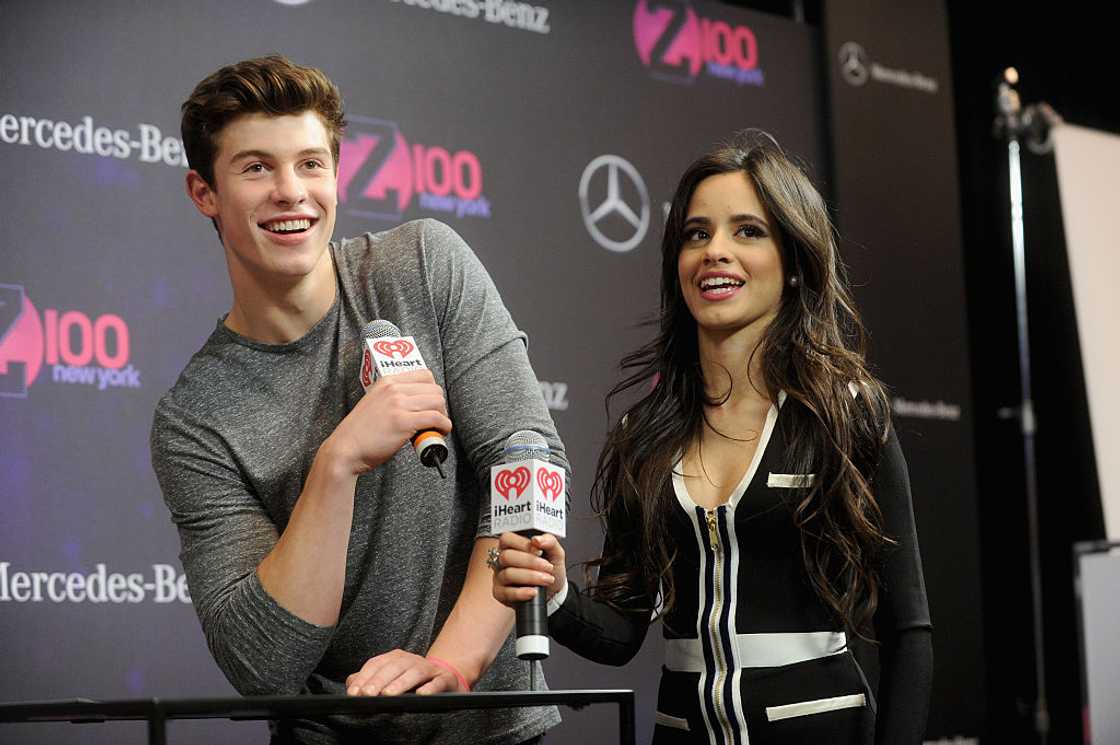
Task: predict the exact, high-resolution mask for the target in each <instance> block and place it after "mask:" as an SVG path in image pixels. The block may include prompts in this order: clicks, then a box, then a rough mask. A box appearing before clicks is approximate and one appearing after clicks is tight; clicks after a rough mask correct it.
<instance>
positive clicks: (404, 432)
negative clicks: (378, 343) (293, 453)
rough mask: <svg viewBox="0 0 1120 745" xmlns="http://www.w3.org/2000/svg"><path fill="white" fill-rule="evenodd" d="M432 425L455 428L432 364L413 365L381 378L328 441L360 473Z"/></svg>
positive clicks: (343, 461) (340, 458)
mask: <svg viewBox="0 0 1120 745" xmlns="http://www.w3.org/2000/svg"><path fill="white" fill-rule="evenodd" d="M427 429H435V430H439V431H440V432H442V433H443V434H447V433H448V432H450V431H451V420H450V419H448V418H447V401H446V400H445V399H444V396H443V389H442V388H440V387H439V385H438V384H437V383H436V381H435V378H433V377H432V373H431V371H430V370H412V371H410V372H406V373H400V374H398V375H386V376H384V377H381V378H378V379H377V382H375V383H374V384H373V385H372V386H370V387H369V390H367V391H366V394H365V395H364V396H362V398H361V400H360V401H358V404H357V405H356V406H355V407H354V409H353V410H352V411H351V412H350V413H349V414H347V415H346V418H345V419H343V420H342V421H341V422H339V423H338V426H337V427H335V430H334V432H333V433H331V436H330V437H328V438H327V440H326V442H324V443H323V445H324V446H325V447H328V448H329V451H330V453H331V455H332V456H334V457H335V458H336V459H337V461H336V462H337V463H339V464H340V465H341V466H342V467H343V468H345V470H346V471H347V472H349V473H353V474H355V475H359V474H362V473H365V472H366V471H369V470H372V469H374V468H376V467H378V466H379V465H381V464H382V463H384V462H385V461H387V460H389V459H390V458H392V457H393V456H394V455H395V454H396V452H397V451H398V450H400V449H401V446H402V445H404V443H406V442H408V440H409V439H410V438H411V437H412V436H413V435H414V434H416V433H417V432H420V431H423V430H427ZM320 450H322V448H320Z"/></svg>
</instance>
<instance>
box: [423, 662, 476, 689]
mask: <svg viewBox="0 0 1120 745" xmlns="http://www.w3.org/2000/svg"><path fill="white" fill-rule="evenodd" d="M425 659H427V660H428V662H430V663H432V664H433V665H439V666H440V667H442V668H443V669H444V670H446V671H447V672H449V673H451V674H452V675H454V676H455V678H456V679H457V680H458V681H459V685H460V686H462V687H463V690H464V691H466V692H468V693H470V690H471V687H470V684H469V683H467V679H466V678H464V677H463V674H462V673H461V672H459V671H458V670H457V669H455V666H454V665H452V664H451V663H450V662H448V661H447V660H441V659H440V658H439V657H433V656H432V655H428V656H427V657H426V658H425Z"/></svg>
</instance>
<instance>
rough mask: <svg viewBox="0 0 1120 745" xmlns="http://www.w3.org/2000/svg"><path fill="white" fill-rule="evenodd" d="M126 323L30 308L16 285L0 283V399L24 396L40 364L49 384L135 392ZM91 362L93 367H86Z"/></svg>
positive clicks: (112, 318) (136, 374) (113, 318)
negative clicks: (48, 368) (48, 374)
mask: <svg viewBox="0 0 1120 745" xmlns="http://www.w3.org/2000/svg"><path fill="white" fill-rule="evenodd" d="M129 353H130V348H129V335H128V324H127V323H125V322H124V319H123V318H121V317H120V316H118V315H115V314H113V313H106V314H104V315H101V316H98V317H97V318H90V317H89V316H88V315H86V314H85V313H83V312H81V311H79V310H67V311H62V310H58V309H56V308H46V309H44V310H43V312H42V314H40V313H39V311H38V310H36V308H35V306H34V305H33V304H32V303H31V298H29V297H27V293H25V292H24V290H23V287H21V286H19V285H0V396H7V397H12V398H26V397H27V390H28V389H29V388H30V387H31V385H32V383H34V382H35V380H36V379H37V378H38V377H39V373H40V372H41V368H42V366H43V365H50V366H51V380H52V381H53V382H55V383H63V384H80V385H90V386H94V387H96V388H97V389H98V390H100V391H103V390H105V389H106V388H139V387H140V371H139V370H137V369H136V368H135V367H133V366H132V365H130V364H128V358H129ZM91 363H96V364H91Z"/></svg>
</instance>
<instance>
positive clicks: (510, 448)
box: [504, 429, 552, 463]
mask: <svg viewBox="0 0 1120 745" xmlns="http://www.w3.org/2000/svg"><path fill="white" fill-rule="evenodd" d="M504 455H505V460H506V462H507V463H512V462H514V461H519V460H532V459H534V458H535V459H537V460H542V461H544V462H545V463H548V462H549V459H550V458H551V457H552V450H551V449H550V448H549V447H548V441H547V440H545V439H544V435H542V434H541V433H540V432H534V431H533V430H531V429H522V430H518V431H517V432H514V433H513V434H512V435H510V436H509V438H508V439H507V440H506V447H505V451H504Z"/></svg>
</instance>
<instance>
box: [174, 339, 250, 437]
mask: <svg viewBox="0 0 1120 745" xmlns="http://www.w3.org/2000/svg"><path fill="white" fill-rule="evenodd" d="M235 347H236V345H229V344H223V343H222V339H221V333H220V330H215V332H214V333H213V334H211V336H210V337H209V338H208V339H207V340H206V342H205V343H204V344H203V345H202V347H201V348H200V349H199V350H198V351H197V352H195V353H194V354H193V355H191V358H190V360H189V361H188V362H187V364H186V366H185V367H184V368H183V371H182V372H181V373H179V377H178V378H177V379H176V380H175V383H174V384H173V385H172V386H171V388H170V389H168V391H167V392H166V393H164V394H163V396H162V397H161V398H160V400H159V402H158V403H157V404H156V409H155V416H156V420H157V421H159V420H160V419H165V418H168V417H173V418H177V419H181V418H184V417H190V418H197V419H199V420H200V421H205V420H206V419H208V418H209V417H211V416H212V415H214V414H215V413H216V412H218V411H220V410H221V408H222V401H223V399H224V398H226V396H227V395H228V394H229V393H232V392H236V391H238V390H241V389H242V387H243V385H244V377H243V376H242V375H240V374H239V373H238V370H237V365H236V364H233V363H232V361H231V360H230V359H229V358H230V353H231V350H233V349H235ZM239 381H240V382H239Z"/></svg>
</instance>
